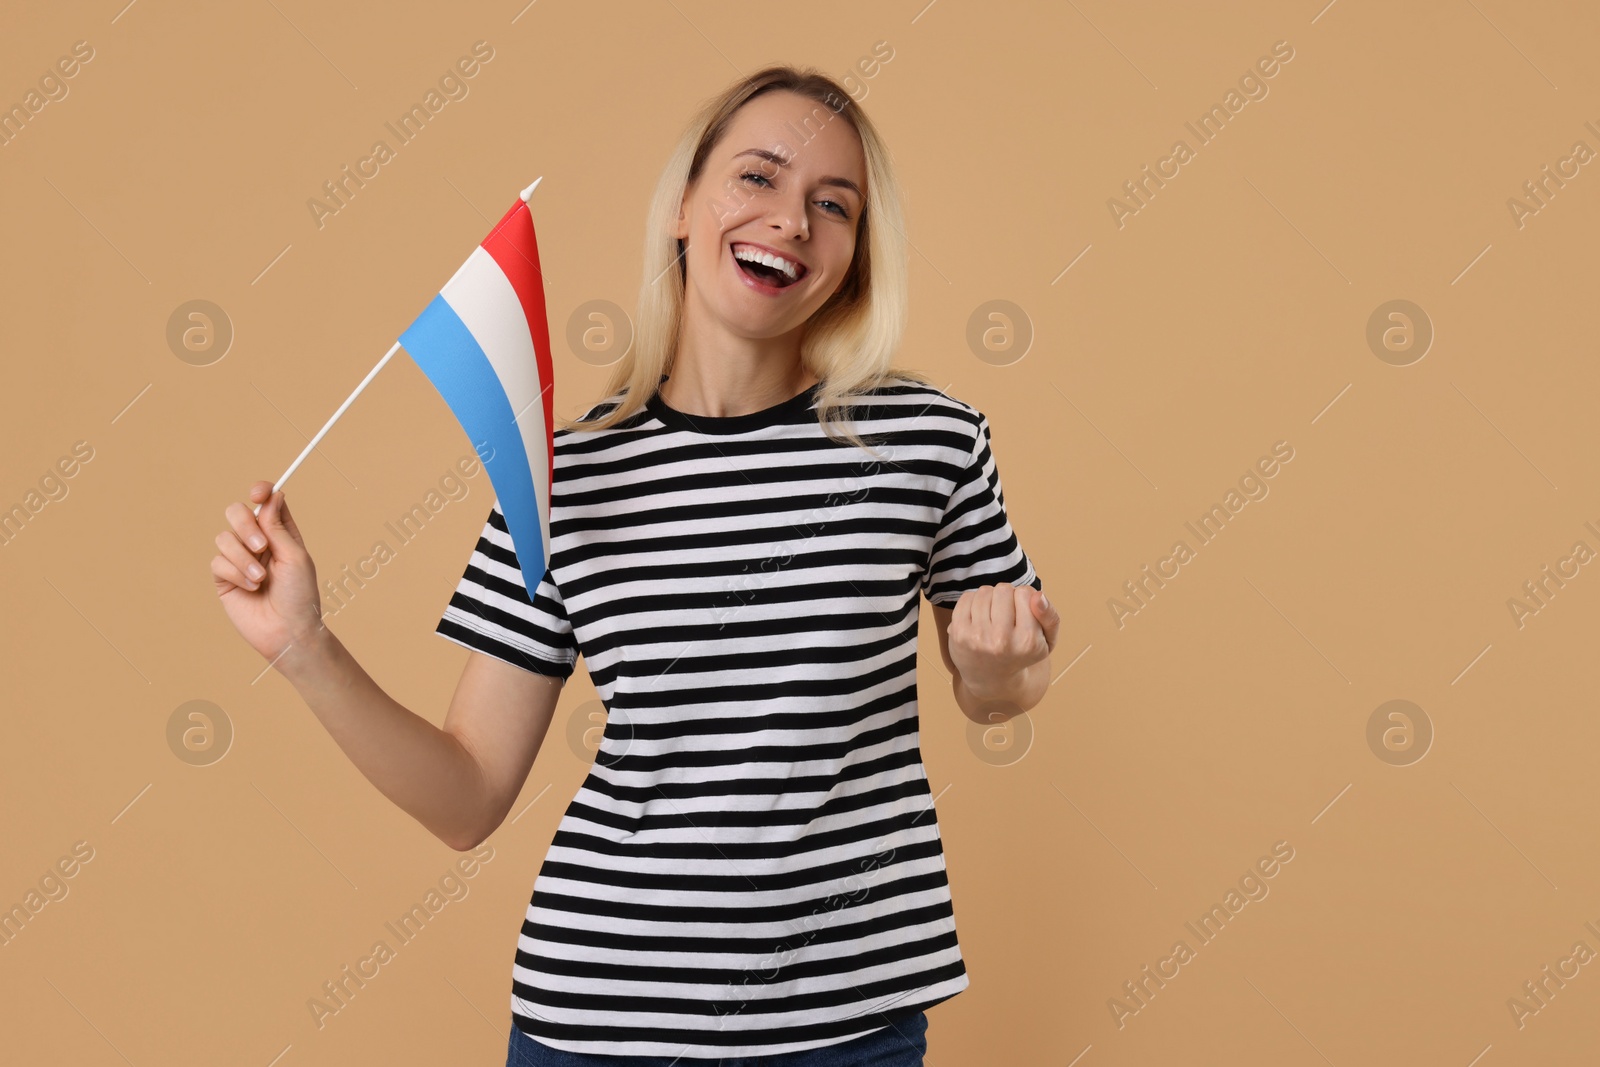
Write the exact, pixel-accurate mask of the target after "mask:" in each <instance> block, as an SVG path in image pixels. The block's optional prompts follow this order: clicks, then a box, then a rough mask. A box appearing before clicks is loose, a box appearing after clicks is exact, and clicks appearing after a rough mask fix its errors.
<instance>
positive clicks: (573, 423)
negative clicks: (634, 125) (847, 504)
mask: <svg viewBox="0 0 1600 1067" xmlns="http://www.w3.org/2000/svg"><path fill="white" fill-rule="evenodd" d="M776 91H785V92H791V93H796V94H798V95H800V96H804V97H808V98H809V99H811V100H814V101H816V102H817V104H818V105H820V106H821V107H826V108H828V109H829V110H830V111H831V112H832V113H833V114H831V115H827V116H824V117H823V118H822V122H824V123H825V122H827V121H831V119H832V118H833V117H834V116H835V115H837V116H839V117H842V118H843V119H844V120H845V121H846V122H848V123H850V125H851V128H852V129H854V130H855V132H856V134H857V135H858V136H859V138H860V140H861V147H862V154H863V156H864V157H865V161H866V170H867V189H866V202H865V204H864V205H863V208H862V211H861V214H860V228H859V229H858V231H857V234H856V252H855V258H854V260H853V261H852V262H851V264H850V269H849V271H848V272H847V273H846V274H845V277H844V279H843V280H842V281H841V282H840V283H839V287H838V289H837V290H836V291H835V292H834V293H833V295H832V296H830V297H829V298H828V300H827V301H826V302H825V303H824V304H823V305H822V306H821V307H819V308H818V309H817V310H816V311H815V312H813V313H812V315H811V317H810V318H809V319H807V320H806V324H805V327H804V333H803V335H802V338H801V342H800V362H801V364H802V366H803V367H804V368H805V369H806V370H807V371H809V372H810V373H811V374H812V375H814V376H815V377H816V378H817V379H818V380H819V387H818V390H817V396H816V410H817V421H818V422H819V423H820V424H821V426H822V429H823V433H824V434H825V435H827V436H828V437H830V438H834V434H833V433H832V432H830V430H831V429H838V430H839V437H842V438H843V439H845V440H847V441H849V442H850V443H851V444H854V445H857V446H860V447H866V446H865V443H864V442H863V441H862V440H861V438H860V436H859V435H858V434H857V433H856V432H855V430H854V427H853V426H850V425H842V424H841V423H840V421H839V420H840V419H841V418H848V416H847V415H846V412H847V411H848V410H849V409H850V407H851V404H852V401H853V400H855V399H856V398H857V397H858V396H860V395H862V394H863V393H864V392H866V391H868V390H871V389H873V388H875V387H877V386H880V385H884V384H888V383H890V382H891V381H892V380H894V379H901V380H904V381H909V382H919V383H921V384H924V385H929V386H932V385H933V383H932V381H931V380H930V379H928V378H927V376H926V375H923V374H921V373H919V372H917V371H912V370H905V369H899V368H895V367H894V366H893V360H894V356H895V353H896V351H897V350H898V349H899V347H900V340H901V338H902V336H903V335H904V333H905V327H906V315H907V306H908V303H909V301H908V293H907V290H908V281H907V268H906V239H905V221H904V216H903V213H902V207H901V192H900V186H899V181H898V179H897V178H896V176H895V172H894V165H893V161H892V160H891V158H890V155H889V148H888V145H886V144H885V143H884V141H883V138H882V137H880V136H879V134H878V131H877V129H876V128H875V127H874V126H873V125H872V123H871V121H870V120H869V119H868V118H867V116H866V114H865V113H864V112H862V110H861V108H860V105H859V104H857V103H856V102H855V101H854V100H852V99H851V97H850V94H849V93H847V92H845V90H844V89H843V88H841V87H840V86H839V84H838V83H837V82H835V81H834V80H833V79H832V78H829V77H828V76H827V75H825V74H821V73H819V72H817V71H816V70H813V69H811V68H796V67H791V66H771V67H767V68H765V69H763V70H760V71H757V72H756V73H754V74H752V75H750V76H749V77H747V78H743V79H741V80H739V81H738V82H735V83H734V84H733V85H731V86H729V87H728V88H727V89H725V90H724V91H723V92H722V93H720V94H718V95H717V96H715V97H713V98H712V99H711V100H709V101H707V102H706V103H705V104H704V105H702V106H701V108H700V110H699V112H698V113H696V115H695V117H694V119H693V120H692V121H691V122H690V123H689V125H688V127H687V128H686V129H685V130H684V132H683V134H682V136H681V137H680V138H679V139H678V143H677V146H676V147H675V148H674V149H673V151H672V155H671V156H670V157H669V158H668V160H667V164H666V167H665V168H664V169H663V170H662V172H661V177H660V178H659V179H658V180H657V182H656V188H655V193H654V195H653V196H652V197H651V200H650V210H649V213H648V216H647V217H646V220H645V238H644V276H643V282H642V284H641V286H640V289H639V301H638V306H637V315H636V320H637V321H636V323H635V334H634V342H633V346H632V347H631V348H630V349H629V350H628V353H627V355H625V356H623V358H622V359H620V360H618V361H617V363H616V365H615V366H614V367H613V368H612V371H611V377H610V380H609V381H608V382H607V383H606V387H605V395H606V398H608V399H609V398H610V397H612V396H615V395H617V394H622V395H621V399H620V400H619V401H618V402H617V403H616V404H615V405H614V406H613V407H612V408H611V409H610V410H609V411H606V412H605V413H604V414H601V415H596V416H595V417H594V418H592V419H589V420H588V421H580V420H567V419H562V420H560V421H561V424H562V425H563V427H564V428H566V429H571V430H601V429H606V428H608V427H611V426H615V425H616V424H618V423H620V422H623V421H624V420H626V419H628V418H629V417H630V416H632V415H633V414H634V413H635V412H637V411H639V409H641V408H642V407H643V406H644V404H645V401H646V400H647V399H649V398H650V397H651V396H653V395H655V393H656V392H657V391H658V389H659V388H660V385H661V377H662V375H664V374H668V373H670V372H671V368H672V365H673V361H674V359H675V357H676V356H677V348H678V333H679V330H680V328H681V326H682V323H683V295H684V288H685V286H686V284H687V280H688V267H687V265H686V260H685V259H684V256H683V248H682V242H681V241H679V240H678V239H677V238H675V237H674V236H673V235H672V228H673V224H674V223H675V222H676V221H677V217H678V212H679V210H680V208H681V206H682V204H683V197H684V194H685V192H686V191H687V190H688V188H689V186H690V185H691V184H693V183H694V182H695V181H696V180H697V179H698V178H699V177H700V174H701V172H702V171H703V170H704V169H705V164H706V160H707V158H708V157H709V156H710V154H711V151H712V149H713V148H715V147H716V145H717V143H718V142H719V141H720V140H721V139H722V137H723V136H724V135H725V134H726V133H727V131H728V127H729V125H730V124H731V123H732V121H733V116H734V115H735V114H736V113H737V112H738V110H739V109H740V108H741V107H743V106H744V105H745V104H747V103H749V102H750V101H751V100H753V99H755V98H756V97H757V96H760V95H761V94H763V93H768V92H776ZM818 110H820V108H819V109H813V111H812V115H813V116H815V115H817V112H818ZM812 123H813V120H812V118H810V117H808V118H807V119H806V120H805V122H804V123H802V127H803V128H804V129H805V130H807V131H810V129H811V127H812ZM818 126H819V127H820V123H819V124H818ZM807 136H808V137H809V136H811V134H810V133H809V132H808V134H807ZM591 410H592V409H591ZM834 439H835V440H837V439H838V438H834Z"/></svg>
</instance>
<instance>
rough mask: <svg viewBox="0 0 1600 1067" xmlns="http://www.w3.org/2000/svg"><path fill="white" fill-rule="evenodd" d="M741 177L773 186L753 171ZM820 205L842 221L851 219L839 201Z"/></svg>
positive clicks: (825, 201) (824, 201) (828, 201)
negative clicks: (829, 209) (828, 208)
mask: <svg viewBox="0 0 1600 1067" xmlns="http://www.w3.org/2000/svg"><path fill="white" fill-rule="evenodd" d="M739 177H741V178H743V179H744V180H745V181H751V180H752V179H753V180H755V181H758V182H764V183H766V184H767V185H771V184H772V183H771V182H770V181H768V180H767V176H766V175H765V174H758V173H756V172H755V171H753V170H747V171H745V172H744V173H743V174H741V175H739ZM818 203H822V204H827V205H829V206H830V208H831V210H832V211H833V212H834V214H836V215H838V216H839V217H840V218H842V219H847V218H849V217H850V212H849V211H848V210H847V209H846V208H845V206H844V205H843V204H840V203H839V202H838V201H835V200H821V201H818Z"/></svg>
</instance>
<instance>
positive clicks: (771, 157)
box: [733, 148, 867, 200]
mask: <svg viewBox="0 0 1600 1067" xmlns="http://www.w3.org/2000/svg"><path fill="white" fill-rule="evenodd" d="M740 156H756V157H757V158H759V159H764V160H766V161H767V162H768V163H773V164H776V165H777V166H779V167H787V166H788V165H789V164H788V162H787V161H786V160H785V159H784V158H783V157H782V156H780V155H778V153H776V152H769V151H767V150H766V149H765V148H746V149H745V150H744V151H743V152H740V153H739V155H737V156H734V157H733V158H734V159H738V158H739V157H740ZM817 184H818V185H837V186H838V187H839V188H841V189H849V190H850V191H851V192H853V193H855V194H856V195H857V196H859V197H860V198H861V199H863V200H865V199H866V198H867V194H865V193H863V192H862V191H861V189H860V187H859V186H857V185H856V183H855V182H853V181H851V180H850V179H849V178H835V177H832V176H828V177H823V178H818V179H817Z"/></svg>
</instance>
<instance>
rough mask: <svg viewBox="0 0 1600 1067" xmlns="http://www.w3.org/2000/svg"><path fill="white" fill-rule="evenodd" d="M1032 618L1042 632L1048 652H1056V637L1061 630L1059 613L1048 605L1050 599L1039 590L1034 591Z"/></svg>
mask: <svg viewBox="0 0 1600 1067" xmlns="http://www.w3.org/2000/svg"><path fill="white" fill-rule="evenodd" d="M1033 617H1034V618H1036V619H1038V620H1039V628H1040V629H1042V630H1043V631H1044V643H1045V644H1046V645H1047V646H1048V647H1049V649H1050V651H1052V652H1054V651H1055V650H1056V635H1057V634H1058V633H1059V632H1060V630H1061V613H1060V612H1059V611H1057V610H1056V609H1055V608H1053V607H1051V605H1050V598H1049V597H1047V596H1045V595H1044V591H1043V590H1040V589H1035V590H1034V595H1033Z"/></svg>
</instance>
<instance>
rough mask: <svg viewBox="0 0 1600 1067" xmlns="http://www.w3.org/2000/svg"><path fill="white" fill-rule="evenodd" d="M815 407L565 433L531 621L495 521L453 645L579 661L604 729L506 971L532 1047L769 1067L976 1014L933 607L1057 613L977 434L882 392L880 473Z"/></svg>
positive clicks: (931, 400)
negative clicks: (983, 602) (948, 1015)
mask: <svg viewBox="0 0 1600 1067" xmlns="http://www.w3.org/2000/svg"><path fill="white" fill-rule="evenodd" d="M818 388H819V386H818V385H813V386H811V387H810V388H808V389H806V390H805V391H804V392H802V393H800V394H799V395H797V396H795V397H793V398H791V399H790V400H787V401H785V402H783V403H780V404H776V405H774V406H772V407H769V408H766V409H765V410H762V411H757V412H754V413H751V414H746V415H735V416H727V417H704V416H699V415H689V414H686V413H683V412H679V411H676V410H674V409H672V408H670V407H668V406H667V404H666V403H665V402H664V401H663V399H662V398H661V396H660V395H659V394H656V395H653V396H652V397H651V398H650V399H649V400H648V402H647V406H646V407H645V408H644V409H643V410H641V411H639V412H636V413H635V414H634V415H633V416H632V417H630V418H629V419H628V420H626V421H625V422H623V423H622V424H620V425H618V426H615V427H612V428H609V429H606V430H598V431H595V430H568V429H558V430H556V432H555V472H554V476H553V478H552V481H551V488H550V502H549V503H550V544H551V553H550V567H549V570H548V572H547V573H546V574H545V576H544V578H543V580H542V581H540V583H539V588H538V589H537V590H536V591H535V593H534V595H533V597H532V599H531V601H530V599H529V597H528V595H527V591H526V587H525V585H524V584H523V582H522V571H521V569H520V568H519V567H518V564H517V558H516V555H515V552H514V551H513V547H512V544H511V539H510V537H509V535H508V534H507V531H506V524H505V519H504V517H503V515H502V514H501V511H500V507H499V503H498V501H497V502H496V503H495V505H494V507H493V508H492V509H491V511H490V514H489V517H488V522H487V523H486V524H485V525H484V528H483V533H482V535H481V536H480V537H479V539H478V542H477V545H476V548H475V549H474V551H473V553H472V557H471V560H470V562H469V563H468V565H467V569H466V573H465V574H464V575H463V577H462V579H461V582H460V584H459V585H458V586H457V588H456V591H455V593H454V595H453V596H452V597H451V598H450V604H449V606H448V608H447V609H446V610H445V613H444V616H443V618H441V619H440V620H439V624H438V627H437V632H438V633H439V634H441V635H443V636H444V637H447V638H449V639H450V640H452V641H455V642H457V643H459V644H462V645H465V646H466V647H468V648H471V649H474V650H476V651H479V652H482V653H484V654H486V655H490V656H494V657H497V658H499V659H502V660H505V661H507V662H509V663H513V664H515V665H517V666H518V667H521V668H523V669H524V670H528V671H534V672H537V673H540V674H549V675H556V676H558V677H563V678H564V677H567V676H569V675H570V674H571V673H572V670H573V666H574V663H575V662H576V660H577V657H578V655H579V654H580V653H581V654H582V655H583V657H584V659H585V661H586V662H587V665H588V670H589V675H590V678H591V679H592V680H593V682H594V685H595V688H596V689H597V690H598V692H599V694H600V698H601V700H602V701H603V702H604V704H605V707H606V709H607V720H606V727H605V732H604V736H603V738H602V740H601V743H600V750H599V752H598V754H597V755H596V757H595V762H594V765H593V766H592V767H591V769H590V771H589V774H588V776H587V777H586V778H585V779H584V781H583V784H582V785H581V786H580V787H579V789H578V792H577V795H576V796H574V797H573V799H572V802H571V804H570V805H569V806H568V808H567V810H566V813H565V815H564V816H563V818H562V819H561V822H560V824H559V825H558V827H557V829H556V833H555V838H554V840H553V841H552V842H551V844H550V850H549V852H548V854H547V855H546V857H545V860H544V864H543V866H542V867H541V868H540V871H539V874H538V877H537V878H536V880H535V881H534V886H533V897H532V899H531V900H530V902H529V904H528V908H527V912H526V914H525V916H524V918H523V921H522V928H521V933H520V936H519V937H518V940H517V952H516V958H515V962H514V964H513V967H512V996H511V1008H512V1014H513V1022H514V1023H515V1025H516V1026H517V1027H518V1028H520V1029H521V1030H523V1031H524V1032H525V1033H527V1034H531V1035H532V1036H533V1037H535V1038H537V1039H538V1040H539V1041H541V1042H543V1043H544V1044H546V1045H551V1046H554V1047H555V1048H558V1049H565V1050H568V1051H571V1052H583V1053H591V1054H594V1053H601V1054H609V1055H635V1056H665V1057H675V1056H677V1057H682V1058H684V1059H685V1060H694V1059H717V1058H721V1057H741V1056H765V1055H774V1054H777V1053H783V1052H793V1051H799V1050H802V1049H810V1048H817V1047H820V1046H824V1045H831V1044H836V1043H841V1042H845V1041H849V1040H852V1039H854V1038H857V1037H860V1036H862V1035H865V1034H868V1033H871V1032H872V1031H874V1030H879V1029H882V1028H883V1027H885V1026H888V1025H889V1024H891V1023H895V1022H898V1021H900V1020H901V1019H904V1018H906V1017H909V1016H911V1015H913V1014H915V1013H916V1012H918V1011H921V1010H923V1009H926V1008H929V1007H932V1006H933V1005H935V1004H938V1003H940V1002H941V1001H944V1000H947V999H948V998H950V997H952V996H954V995H955V994H956V993H958V992H960V991H961V990H962V989H965V988H966V986H967V973H966V968H965V966H964V964H963V963H962V958H961V951H960V948H959V946H958V945H957V943H956V928H955V916H954V913H953V911H952V907H951V898H950V888H949V883H948V881H947V880H946V876H945V861H944V853H943V850H942V848H941V845H940V840H939V824H938V819H937V818H936V816H935V814H934V810H933V806H932V804H933V798H932V794H931V791H930V790H929V787H928V779H927V775H926V773H925V772H924V770H923V765H922V751H921V747H920V743H919V738H920V735H919V732H918V719H917V676H916V666H917V660H916V652H917V622H918V609H919V603H918V598H919V596H926V597H927V599H928V600H929V601H930V602H931V603H933V604H937V605H941V606H946V607H948V606H950V605H953V604H954V603H955V602H956V600H957V599H959V598H960V596H961V594H962V593H963V592H964V591H966V590H968V589H973V588H977V587H980V586H984V585H993V584H995V583H997V582H1006V583H1010V584H1011V585H1015V586H1020V585H1031V586H1033V587H1034V588H1036V589H1042V588H1043V583H1042V582H1041V581H1040V579H1039V578H1038V576H1037V575H1036V574H1035V573H1034V568H1033V564H1032V562H1031V561H1030V560H1029V558H1028V556H1027V555H1026V554H1025V553H1024V552H1023V550H1022V548H1021V546H1020V545H1019V543H1018V541H1017V538H1016V536H1015V535H1014V533H1013V532H1012V529H1011V525H1010V522H1009V521H1008V519H1007V517H1006V512H1005V502H1004V497H1003V496H1002V494H1001V487H1000V476H999V473H998V471H997V468H996V466H995V458H994V454H993V452H992V451H991V447H990V437H989V424H988V420H987V419H986V418H985V417H984V416H983V415H982V414H981V413H980V412H978V411H977V410H976V409H974V408H972V407H970V406H969V405H967V404H965V403H963V402H962V401H959V400H956V399H953V398H951V397H949V396H946V395H945V394H943V393H941V392H940V391H938V390H937V389H934V388H931V387H929V386H925V385H922V384H920V383H916V382H911V381H907V380H905V379H899V378H895V379H890V380H888V381H886V382H885V383H884V384H882V385H880V386H878V387H877V388H875V389H873V390H871V391H870V392H869V393H868V394H867V395H866V396H865V397H864V398H863V399H861V400H859V401H857V402H856V405H857V406H856V407H855V409H854V411H853V416H854V423H855V429H856V431H857V432H858V433H859V434H860V435H861V436H862V437H863V439H865V440H866V441H867V442H868V444H869V445H872V446H873V447H874V449H875V450H876V452H877V454H878V455H877V458H874V457H872V456H869V455H868V454H867V453H865V452H864V451H862V450H861V449H860V448H858V447H856V446H853V445H850V444H849V443H848V442H842V441H833V440H830V439H829V438H828V437H826V436H825V435H824V434H823V432H822V428H821V426H820V425H819V423H818V421H817V416H816V412H815V411H814V410H813V407H812V404H813V400H814V397H815V394H816V392H817V390H818ZM618 399H620V396H612V397H609V398H607V399H606V400H605V401H602V402H601V404H599V405H596V406H595V407H594V408H591V409H590V411H589V412H587V413H586V415H585V418H586V419H587V418H591V417H593V416H595V415H598V414H600V413H602V412H603V411H606V410H609V409H610V408H611V407H612V406H614V405H615V403H616V401H617V400H618ZM556 732H558V731H552V735H553V734H554V733H556Z"/></svg>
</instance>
